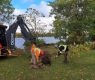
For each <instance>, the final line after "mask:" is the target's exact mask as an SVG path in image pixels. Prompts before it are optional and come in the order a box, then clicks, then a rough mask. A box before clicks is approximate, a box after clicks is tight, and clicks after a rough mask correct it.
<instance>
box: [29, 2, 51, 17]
mask: <svg viewBox="0 0 95 80" xmlns="http://www.w3.org/2000/svg"><path fill="white" fill-rule="evenodd" d="M30 7H31V8H34V9H36V10H38V11H39V12H40V13H43V14H44V15H45V16H46V17H47V16H49V13H50V10H51V9H52V8H51V7H50V6H47V3H46V2H44V1H41V3H40V4H39V5H35V4H32V5H31V6H30Z"/></svg>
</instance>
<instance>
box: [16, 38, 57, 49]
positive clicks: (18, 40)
mask: <svg viewBox="0 0 95 80" xmlns="http://www.w3.org/2000/svg"><path fill="white" fill-rule="evenodd" d="M38 39H43V40H44V41H45V42H46V43H57V42H59V39H56V38H54V37H38ZM24 42H25V40H24V39H23V38H15V46H16V47H17V48H21V49H24V46H23V44H24Z"/></svg>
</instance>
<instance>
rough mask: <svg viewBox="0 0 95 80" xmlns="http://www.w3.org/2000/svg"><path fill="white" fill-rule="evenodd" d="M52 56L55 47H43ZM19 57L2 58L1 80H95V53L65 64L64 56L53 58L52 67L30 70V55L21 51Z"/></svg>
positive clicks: (74, 58) (82, 55) (72, 58)
mask: <svg viewBox="0 0 95 80" xmlns="http://www.w3.org/2000/svg"><path fill="white" fill-rule="evenodd" d="M41 48H42V49H43V50H48V51H49V52H50V53H51V54H52V53H53V52H57V51H58V50H57V49H55V48H54V46H48V47H47V48H46V47H41ZM20 54H21V56H19V57H7V58H2V57H0V80H95V51H91V52H87V53H82V54H81V55H80V58H77V56H73V57H71V54H69V58H70V61H69V62H68V63H67V64H63V62H62V61H63V59H64V57H63V55H61V56H59V57H56V58H52V65H51V66H48V65H47V66H46V67H45V68H44V69H30V68H29V65H30V53H29V52H24V51H20Z"/></svg>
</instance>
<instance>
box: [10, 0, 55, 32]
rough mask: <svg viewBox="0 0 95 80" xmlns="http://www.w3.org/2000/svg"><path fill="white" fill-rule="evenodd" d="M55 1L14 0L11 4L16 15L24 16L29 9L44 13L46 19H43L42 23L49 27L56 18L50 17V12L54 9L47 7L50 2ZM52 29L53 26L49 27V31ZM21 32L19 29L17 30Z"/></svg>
mask: <svg viewBox="0 0 95 80" xmlns="http://www.w3.org/2000/svg"><path fill="white" fill-rule="evenodd" d="M53 1H54V0H12V2H11V4H12V5H13V7H14V8H15V11H14V14H15V15H20V14H23V13H24V12H25V11H26V9H27V8H34V9H36V10H38V11H39V12H40V13H43V14H44V15H45V16H46V17H45V18H42V20H41V21H42V22H43V23H45V24H47V25H49V24H51V23H52V21H53V20H54V16H51V17H49V13H50V10H51V9H52V7H50V6H47V4H48V3H49V2H53ZM50 29H52V27H51V26H47V29H46V30H47V31H49V30H50ZM17 31H19V29H18V30H17Z"/></svg>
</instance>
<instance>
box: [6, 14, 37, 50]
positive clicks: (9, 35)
mask: <svg viewBox="0 0 95 80" xmlns="http://www.w3.org/2000/svg"><path fill="white" fill-rule="evenodd" d="M18 26H19V27H20V28H21V33H22V35H23V36H24V39H25V40H27V41H29V42H31V43H33V42H36V37H35V36H34V35H33V34H31V33H30V30H29V28H28V26H27V25H26V23H25V22H24V20H23V18H22V17H21V15H19V16H17V20H16V21H15V22H14V23H13V24H12V25H11V26H9V29H8V30H7V32H6V40H7V46H8V48H10V49H11V50H14V48H15V34H16V30H17V28H18Z"/></svg>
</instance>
